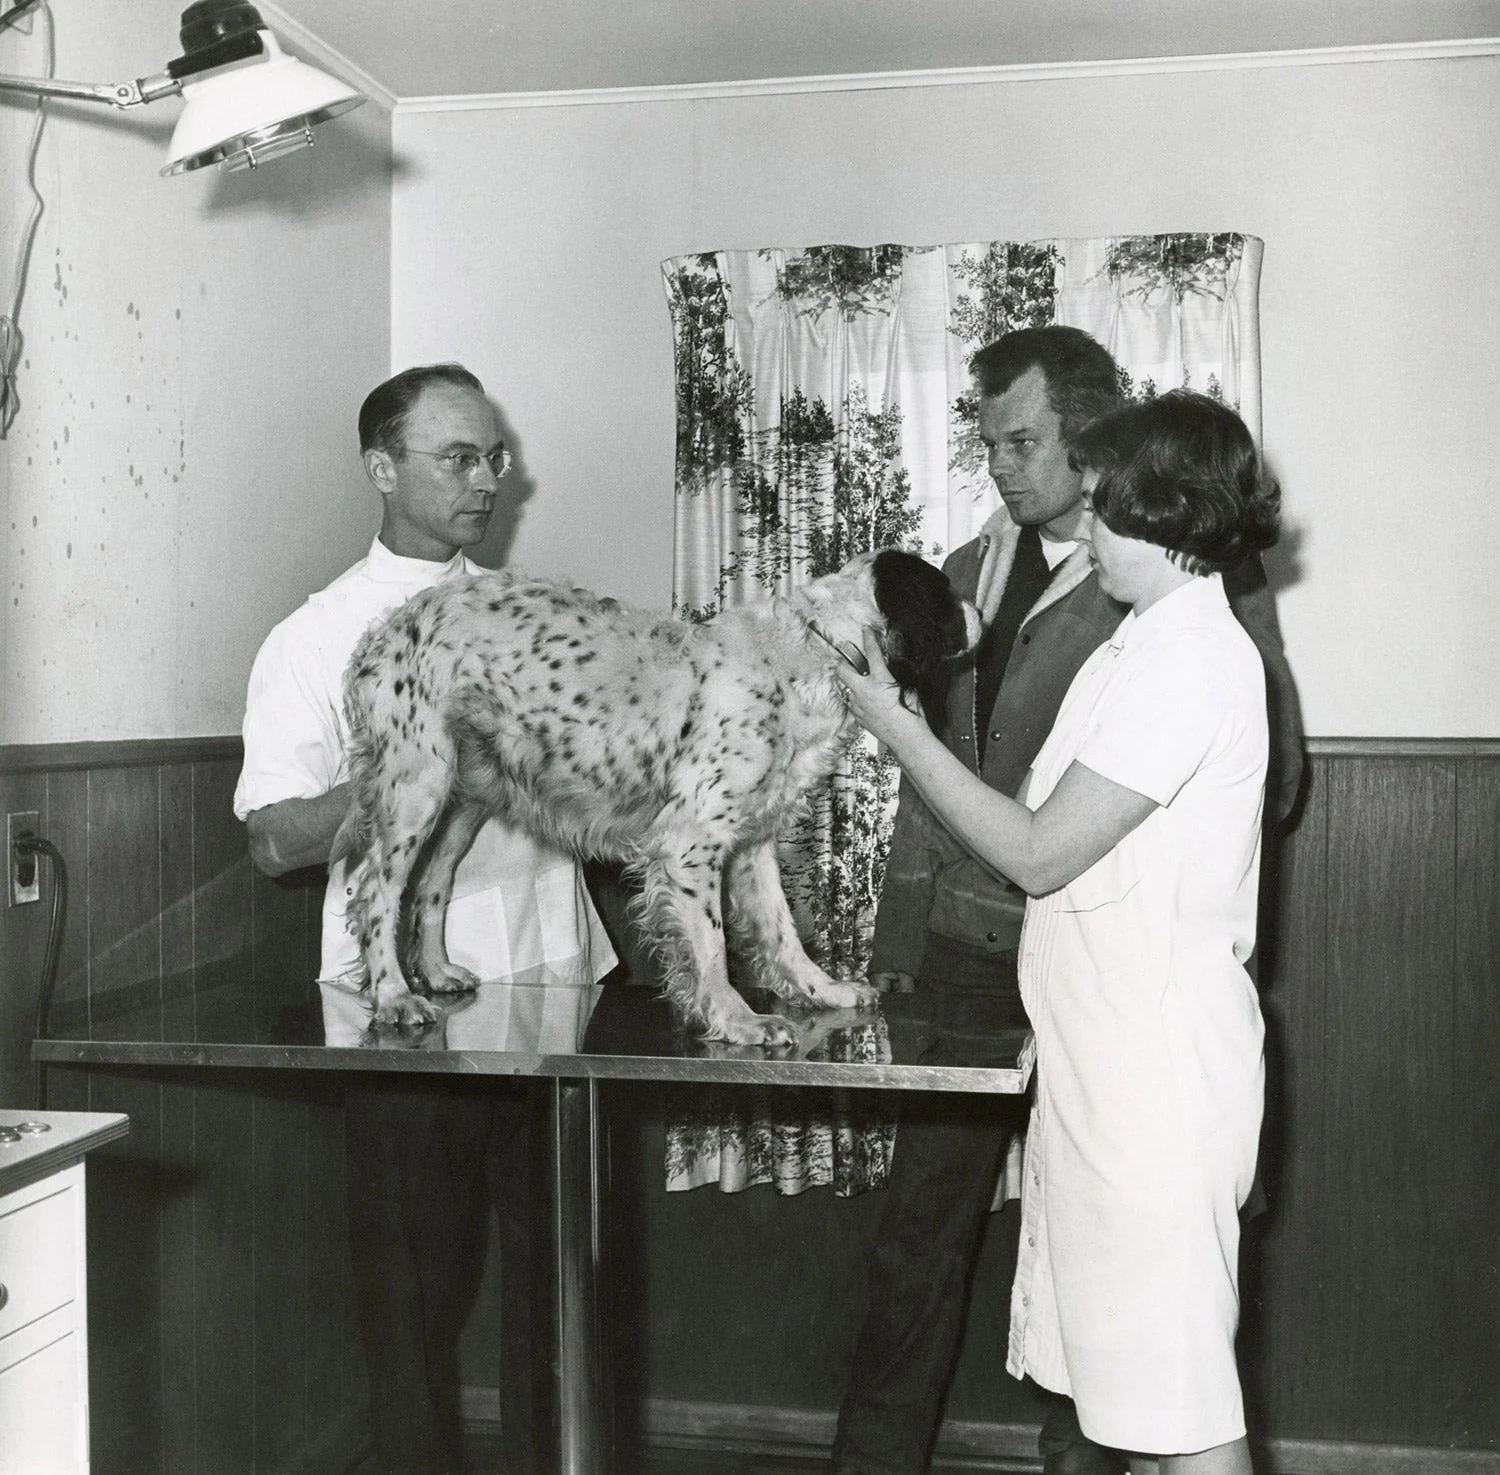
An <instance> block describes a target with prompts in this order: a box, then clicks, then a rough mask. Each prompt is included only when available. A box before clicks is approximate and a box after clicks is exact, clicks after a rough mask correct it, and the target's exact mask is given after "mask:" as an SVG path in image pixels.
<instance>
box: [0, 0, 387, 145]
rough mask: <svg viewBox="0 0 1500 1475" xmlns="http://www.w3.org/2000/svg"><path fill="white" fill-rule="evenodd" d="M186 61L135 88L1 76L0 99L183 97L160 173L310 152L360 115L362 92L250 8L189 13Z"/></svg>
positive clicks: (238, 2) (211, 0) (201, 6)
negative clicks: (310, 60)
mask: <svg viewBox="0 0 1500 1475" xmlns="http://www.w3.org/2000/svg"><path fill="white" fill-rule="evenodd" d="M180 39H181V42H182V53H183V54H182V55H181V56H179V57H178V58H177V59H176V60H175V61H171V62H168V63H167V68H166V70H165V71H164V72H158V73H156V74H155V75H153V76H150V77H142V78H139V79H138V80H137V81H134V82H102V83H90V82H60V81H55V80H53V79H52V78H40V77H37V78H32V77H6V76H0V91H13V92H29V93H33V94H40V95H41V96H44V97H67V98H73V99H76V100H79V101H84V102H106V103H109V104H110V105H111V106H112V107H117V108H134V107H140V106H141V105H142V104H144V103H148V102H156V101H157V100H158V99H159V98H163V97H173V96H176V95H178V94H180V95H181V96H182V98H183V99H184V102H185V104H186V105H185V106H184V108H183V110H182V116H181V117H179V118H178V120H177V127H176V129H175V130H174V131H173V133H172V142H171V146H170V147H169V149H168V151H167V163H166V167H165V168H163V169H162V171H161V172H162V173H163V174H186V173H187V172H188V171H189V170H191V169H202V168H203V167H204V166H205V165H208V164H222V165H223V167H224V169H225V170H226V171H227V172H231V173H232V172H234V171H236V170H239V169H254V168H257V167H258V166H259V165H261V164H263V163H265V162H266V161H267V160H268V159H279V158H280V157H281V156H282V155H283V154H290V153H293V152H294V151H295V150H297V149H301V148H311V147H312V142H313V132H312V131H313V129H314V128H315V127H316V126H317V125H318V124H319V123H326V122H327V121H328V120H329V119H330V118H334V117H337V116H338V114H340V113H346V112H348V111H349V109H350V108H357V107H358V106H359V105H360V103H362V102H364V100H365V98H364V94H363V93H360V92H356V91H355V90H354V89H353V88H352V87H348V86H346V85H345V84H344V83H342V82H340V81H338V80H336V79H335V78H333V77H330V76H328V75H327V73H325V72H320V71H318V70H317V69H316V68H314V67H310V66H308V65H307V64H306V63H304V62H300V61H298V60H297V59H296V58H295V57H291V56H288V55H286V53H285V52H283V51H282V49H281V47H280V46H279V45H278V44H277V41H276V37H275V36H274V35H272V33H271V32H270V31H269V30H267V29H266V25H265V22H264V21H263V20H262V19H261V17H260V12H259V11H258V10H256V8H255V7H254V6H253V5H250V4H247V3H245V0H197V3H195V4H193V5H190V6H188V8H187V9H186V10H184V11H183V12H182V30H181V36H180Z"/></svg>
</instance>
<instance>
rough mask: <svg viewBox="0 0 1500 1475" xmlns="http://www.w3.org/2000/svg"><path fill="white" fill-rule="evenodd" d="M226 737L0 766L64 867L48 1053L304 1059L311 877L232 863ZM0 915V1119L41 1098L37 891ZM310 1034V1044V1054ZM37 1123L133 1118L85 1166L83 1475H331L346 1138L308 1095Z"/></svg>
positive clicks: (69, 1103)
mask: <svg viewBox="0 0 1500 1475" xmlns="http://www.w3.org/2000/svg"><path fill="white" fill-rule="evenodd" d="M239 767H240V744H239V740H238V739H237V738H205V739H181V740H174V741H166V742H129V743H91V744H72V745H65V746H60V747H49V748H7V749H0V801H3V804H4V808H5V812H7V813H8V812H12V811H14V810H17V809H33V810H36V811H37V812H38V813H39V814H40V815H41V831H42V833H43V835H44V836H46V838H47V839H49V840H50V841H51V842H52V843H53V844H54V845H55V846H56V847H57V848H58V850H59V851H60V852H61V854H62V856H63V860H64V865H65V867H66V873H67V881H68V886H67V915H66V919H65V927H64V935H63V941H62V948H61V958H60V966H59V968H58V976H57V986H56V990H55V993H54V997H53V1005H52V1010H51V1033H53V1034H56V1035H74V1036H81V1037H84V1038H92V1039H179V1040H183V1039H186V1040H205V1041H223V1040H236V1039H243V1040H251V1039H257V1038H258V1039H265V1040H281V1039H287V1040H293V1039H298V1038H303V1037H306V1038H310V1039H317V1038H320V1036H319V1035H318V1034H317V1033H316V1031H317V1028H318V1024H319V1014H318V1001H317V991H316V987H315V985H314V984H313V979H314V977H315V976H316V973H317V962H318V928H319V925H320V916H321V902H322V877H321V875H320V874H312V873H305V874H302V875H299V876H294V877H290V878H286V879H284V880H277V881H272V880H268V879H266V878H265V877H263V876H260V875H258V874H256V873H255V872H254V871H253V869H252V868H251V866H250V862H249V854H248V849H247V845H246V839H245V833H244V828H243V826H241V825H240V824H239V822H238V821H237V820H235V818H234V816H233V814H232V812H231V809H230V803H231V797H232V794H233V789H234V784H235V780H236V777H237V775H238V773H239ZM42 867H43V869H42V889H43V895H42V900H41V903H40V904H38V905H34V906H28V907H22V908H14V909H8V910H5V911H3V912H0V1010H3V1019H4V1022H5V1025H6V1030H5V1040H4V1046H3V1054H0V1102H3V1104H5V1105H8V1106H27V1105H30V1104H32V1103H33V1101H34V1099H35V1098H34V1076H33V1070H32V1067H31V1065H30V1062H29V1046H30V1040H31V1038H32V1035H33V1020H34V1011H35V1004H36V996H37V990H38V987H39V983H40V979H41V971H42V966H43V961H44V955H45V952H46V944H47V937H46V934H47V929H48V924H49V921H50V915H51V898H52V894H53V888H54V887H55V885H56V880H57V878H56V876H55V874H54V868H53V867H52V866H51V865H50V864H49V863H48V862H47V861H45V860H44V861H43V862H42ZM309 1031H312V1033H309ZM46 1084H47V1091H48V1102H49V1104H50V1105H51V1106H53V1107H56V1108H60V1109H64V1110H66V1109H70V1108H72V1109H79V1110H100V1111H102V1110H111V1111H123V1112H127V1113H128V1114H129V1116H130V1119H131V1130H130V1135H129V1136H128V1137H127V1138H125V1139H123V1140H122V1141H121V1142H119V1143H116V1144H112V1145H111V1146H110V1147H109V1148H106V1149H103V1150H101V1151H100V1152H99V1153H97V1154H95V1155H94V1157H93V1158H91V1160H90V1163H89V1179H90V1184H89V1198H88V1204H89V1251H90V1256H89V1301H90V1304H89V1310H90V1319H91V1323H92V1325H93V1328H94V1338H93V1347H92V1358H91V1394H92V1403H93V1408H92V1425H93V1437H92V1444H93V1451H92V1452H93V1468H94V1469H95V1470H97V1471H100V1472H102V1475H111V1472H117V1471H153V1470H154V1471H162V1472H164V1475H175V1472H177V1471H190V1470H197V1471H203V1472H213V1475H219V1472H225V1475H228V1472H235V1471H247V1472H248V1471H273V1470H274V1471H296V1470H305V1471H307V1472H309V1475H312V1472H318V1475H326V1472H328V1471H334V1470H338V1469H340V1468H343V1467H344V1466H345V1465H346V1464H347V1463H348V1461H349V1459H350V1457H351V1456H352V1454H354V1453H355V1452H357V1449H358V1446H359V1442H360V1441H361V1439H362V1438H363V1427H364V1419H363V1403H364V1397H365V1394H364V1375H363V1367H362V1361H361V1358H360V1355H359V1351H358V1344H357V1339H356V1334H355V1327H354V1318H353V1308H352V1298H351V1291H350V1284H349V1268H348V1249H347V1244H348V1239H347V1231H346V1228H345V1219H344V1168H343V1118H342V1111H341V1108H340V1102H339V1097H338V1094H337V1092H336V1090H335V1089H333V1088H332V1087H330V1086H329V1085H327V1084H326V1083H320V1082H318V1081H317V1080H312V1079H308V1080H297V1081H289V1080H287V1079H286V1078H283V1077H279V1076H278V1077H274V1078H272V1077H261V1076H254V1077H244V1076H236V1077H235V1078H233V1079H229V1080H224V1081H220V1080H217V1079H215V1078H213V1077H209V1076H205V1075H204V1074H202V1073H196V1072H193V1073H187V1072H182V1073H179V1072H171V1071H150V1070H114V1071H111V1070H89V1071H84V1070H78V1069H59V1068H53V1069H52V1070H51V1071H49V1073H48V1077H47V1082H46Z"/></svg>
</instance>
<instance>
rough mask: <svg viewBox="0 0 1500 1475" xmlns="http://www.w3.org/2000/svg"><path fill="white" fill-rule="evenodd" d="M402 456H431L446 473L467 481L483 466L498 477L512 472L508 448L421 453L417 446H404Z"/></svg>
mask: <svg viewBox="0 0 1500 1475" xmlns="http://www.w3.org/2000/svg"><path fill="white" fill-rule="evenodd" d="M401 454H402V455H403V456H431V457H432V459H433V460H434V461H436V462H437V463H438V465H439V466H441V467H442V468H443V470H444V471H447V472H449V473H450V474H451V475H453V476H460V477H462V478H463V479H464V480H465V481H468V480H469V479H471V478H472V477H475V476H477V475H478V474H479V468H480V467H481V466H488V467H489V468H490V471H491V472H492V473H493V474H494V475H495V476H497V477H500V476H504V475H505V473H506V472H507V471H509V470H510V450H509V448H508V447H506V446H501V447H499V448H498V449H497V450H493V451H419V450H417V448H416V447H415V446H402V447H401Z"/></svg>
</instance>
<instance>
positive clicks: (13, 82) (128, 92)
mask: <svg viewBox="0 0 1500 1475" xmlns="http://www.w3.org/2000/svg"><path fill="white" fill-rule="evenodd" d="M181 91H182V83H181V81H179V80H178V79H177V78H176V77H174V76H172V75H171V74H170V73H169V72H158V73H157V74H156V75H155V76H152V77H141V78H138V79H137V80H136V81H134V82H62V81H59V80H57V79H56V78H52V77H6V76H0V92H29V93H31V94H33V95H39V96H42V97H68V98H72V99H74V100H75V101H78V102H107V103H109V104H110V105H111V106H112V107H117V108H137V107H140V106H141V105H142V104H143V103H148V102H155V101H156V100H157V99H158V98H161V97H173V96H176V95H177V94H178V93H180V92H181Z"/></svg>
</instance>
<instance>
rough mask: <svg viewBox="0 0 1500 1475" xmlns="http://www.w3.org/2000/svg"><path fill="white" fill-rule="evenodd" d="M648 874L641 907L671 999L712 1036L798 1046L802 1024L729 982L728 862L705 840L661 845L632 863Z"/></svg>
mask: <svg viewBox="0 0 1500 1475" xmlns="http://www.w3.org/2000/svg"><path fill="white" fill-rule="evenodd" d="M632 869H633V870H635V871H636V872H637V874H638V875H639V876H640V879H641V891H640V895H639V896H638V897H637V899H636V901H635V903H634V905H635V906H636V908H637V909H638V912H639V916H640V920H641V922H642V924H643V926H644V929H645V932H646V934H647V936H649V937H651V938H653V939H654V940H655V942H656V947H657V951H658V953H659V955H660V957H661V961H662V974H663V980H664V988H665V991H666V994H667V997H668V998H669V999H670V1000H671V1001H672V1004H673V1006H674V1007H675V1009H676V1010H677V1012H678V1014H679V1015H681V1017H682V1018H683V1019H684V1020H685V1021H686V1022H687V1023H688V1024H689V1025H692V1026H695V1027H697V1028H698V1029H699V1030H701V1031H702V1033H703V1035H704V1036H705V1037H706V1038H708V1039H711V1040H728V1041H729V1042H730V1043H731V1044H736V1045H769V1046H773V1047H782V1046H786V1045H791V1044H794V1043H795V1041H796V1038H797V1033H796V1030H795V1029H794V1028H793V1026H792V1024H791V1022H790V1021H789V1020H786V1019H783V1018H781V1017H780V1015H776V1014H757V1013H756V1012H755V1010H753V1009H752V1008H751V1007H750V1006H749V1004H747V1003H746V1002H745V1000H744V999H743V998H741V997H740V995H739V994H738V993H737V992H736V991H735V989H734V987H733V985H732V984H731V983H730V982H729V971H728V962H727V958H726V955H725V950H724V923H723V915H722V907H721V901H720V894H721V878H722V864H721V861H720V858H719V856H718V855H717V854H714V853H711V852H710V851H709V850H708V849H707V848H706V847H705V846H704V845H703V844H702V843H701V842H694V841H692V840H685V841H683V842H682V843H681V844H672V843H671V842H670V841H669V842H668V843H667V844H666V845H659V846H658V847H656V849H655V850H654V853H652V854H651V855H650V856H649V857H648V858H647V859H646V860H645V861H644V862H638V863H637V864H636V865H634V866H633V867H632Z"/></svg>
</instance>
